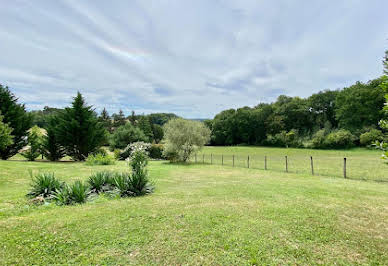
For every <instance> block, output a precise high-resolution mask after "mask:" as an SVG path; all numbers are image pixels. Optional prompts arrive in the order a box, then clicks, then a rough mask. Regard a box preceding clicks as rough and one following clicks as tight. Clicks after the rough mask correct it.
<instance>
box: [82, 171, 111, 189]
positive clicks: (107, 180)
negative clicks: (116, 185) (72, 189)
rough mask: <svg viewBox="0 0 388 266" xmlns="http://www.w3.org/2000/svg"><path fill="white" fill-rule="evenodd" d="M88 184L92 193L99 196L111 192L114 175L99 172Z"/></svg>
mask: <svg viewBox="0 0 388 266" xmlns="http://www.w3.org/2000/svg"><path fill="white" fill-rule="evenodd" d="M88 184H89V186H90V190H91V192H95V193H97V194H99V193H101V192H105V191H109V190H111V189H112V184H113V178H112V173H111V172H107V171H103V172H97V173H95V174H93V175H91V176H90V177H89V179H88Z"/></svg>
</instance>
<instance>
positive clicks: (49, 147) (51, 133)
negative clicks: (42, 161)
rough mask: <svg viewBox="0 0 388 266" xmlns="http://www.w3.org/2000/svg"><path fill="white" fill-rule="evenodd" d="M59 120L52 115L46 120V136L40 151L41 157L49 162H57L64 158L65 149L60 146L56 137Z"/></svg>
mask: <svg viewBox="0 0 388 266" xmlns="http://www.w3.org/2000/svg"><path fill="white" fill-rule="evenodd" d="M58 121H59V118H58V116H56V115H52V116H50V117H49V118H48V119H47V126H46V132H47V133H46V136H44V139H43V144H42V149H43V155H44V156H45V157H46V158H47V159H49V160H50V161H59V160H60V159H62V158H63V157H64V156H65V149H64V148H63V147H62V145H61V144H60V141H59V139H58V136H57V128H58Z"/></svg>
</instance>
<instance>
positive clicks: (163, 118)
mask: <svg viewBox="0 0 388 266" xmlns="http://www.w3.org/2000/svg"><path fill="white" fill-rule="evenodd" d="M148 117H149V118H150V119H151V123H152V124H158V125H161V126H163V125H164V124H166V123H167V122H168V121H169V120H170V119H173V118H178V116H177V115H176V114H173V113H154V114H149V115H148Z"/></svg>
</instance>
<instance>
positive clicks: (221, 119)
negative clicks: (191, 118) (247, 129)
mask: <svg viewBox="0 0 388 266" xmlns="http://www.w3.org/2000/svg"><path fill="white" fill-rule="evenodd" d="M235 113H236V110H234V109H229V110H225V111H222V112H221V113H219V114H217V115H216V116H215V117H214V119H213V128H212V143H213V144H215V145H233V144H235V134H236V130H235V128H236V126H235V123H234V114H235Z"/></svg>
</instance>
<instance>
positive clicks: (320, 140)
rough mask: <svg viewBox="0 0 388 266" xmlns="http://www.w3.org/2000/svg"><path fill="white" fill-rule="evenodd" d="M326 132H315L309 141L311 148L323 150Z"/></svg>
mask: <svg viewBox="0 0 388 266" xmlns="http://www.w3.org/2000/svg"><path fill="white" fill-rule="evenodd" d="M325 139H326V130H325V129H321V130H318V131H317V132H315V134H314V135H313V137H312V139H311V147H312V148H314V149H322V148H325Z"/></svg>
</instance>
